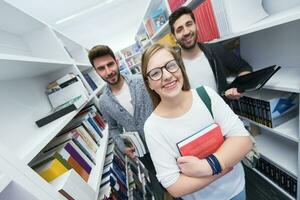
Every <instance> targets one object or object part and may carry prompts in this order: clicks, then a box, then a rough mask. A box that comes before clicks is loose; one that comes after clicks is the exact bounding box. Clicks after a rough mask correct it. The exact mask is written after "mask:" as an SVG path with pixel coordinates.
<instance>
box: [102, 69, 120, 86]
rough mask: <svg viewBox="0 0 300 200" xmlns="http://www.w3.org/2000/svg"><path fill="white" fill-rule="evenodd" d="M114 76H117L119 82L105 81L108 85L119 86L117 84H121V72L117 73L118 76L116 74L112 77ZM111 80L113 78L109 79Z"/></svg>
mask: <svg viewBox="0 0 300 200" xmlns="http://www.w3.org/2000/svg"><path fill="white" fill-rule="evenodd" d="M114 76H117V80H116V81H114V82H110V81H109V80H107V79H104V81H105V82H106V83H108V84H110V85H117V84H118V83H119V81H120V72H119V71H118V72H116V74H114V75H113V76H112V77H114ZM109 78H111V77H109Z"/></svg>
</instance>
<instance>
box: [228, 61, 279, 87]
mask: <svg viewBox="0 0 300 200" xmlns="http://www.w3.org/2000/svg"><path fill="white" fill-rule="evenodd" d="M280 68H281V67H280V66H277V65H272V66H270V67H266V68H263V69H260V70H257V71H255V72H252V73H249V74H245V75H243V76H238V77H236V78H235V79H234V80H233V81H232V82H231V83H230V84H229V85H228V87H227V89H230V88H237V90H238V92H247V91H255V90H258V89H260V88H261V87H262V86H264V85H265V84H266V82H267V81H268V80H269V79H270V78H271V77H272V76H273V75H274V74H275V72H277V71H278V70H279V69H280Z"/></svg>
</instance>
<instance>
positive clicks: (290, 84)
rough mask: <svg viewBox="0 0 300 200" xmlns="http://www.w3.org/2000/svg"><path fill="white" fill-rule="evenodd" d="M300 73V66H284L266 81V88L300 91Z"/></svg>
mask: <svg viewBox="0 0 300 200" xmlns="http://www.w3.org/2000/svg"><path fill="white" fill-rule="evenodd" d="M299 74H300V67H298V68H284V67H282V68H281V69H280V70H279V71H278V72H276V74H274V76H273V77H272V78H271V79H270V80H269V81H268V82H267V83H266V85H265V86H264V88H267V89H274V90H281V91H287V92H296V93H300V79H299Z"/></svg>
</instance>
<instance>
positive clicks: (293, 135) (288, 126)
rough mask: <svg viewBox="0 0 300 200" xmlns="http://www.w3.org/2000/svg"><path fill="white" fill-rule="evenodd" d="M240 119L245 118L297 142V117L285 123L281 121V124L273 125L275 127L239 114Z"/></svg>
mask: <svg viewBox="0 0 300 200" xmlns="http://www.w3.org/2000/svg"><path fill="white" fill-rule="evenodd" d="M239 117H240V118H241V119H243V120H246V121H248V122H250V123H252V124H255V125H256V126H259V127H261V128H263V129H265V130H268V131H270V132H273V133H275V134H278V135H280V136H282V137H285V138H287V139H289V140H291V141H294V142H298V141H299V136H298V130H299V124H298V122H299V117H296V118H293V119H291V120H289V121H287V122H285V123H282V124H281V125H279V126H277V127H275V128H269V127H267V126H265V125H263V124H260V123H257V122H255V121H252V120H250V119H248V118H246V117H243V116H239Z"/></svg>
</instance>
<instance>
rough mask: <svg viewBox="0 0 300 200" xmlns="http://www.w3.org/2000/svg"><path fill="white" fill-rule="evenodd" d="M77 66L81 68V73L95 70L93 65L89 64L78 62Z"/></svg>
mask: <svg viewBox="0 0 300 200" xmlns="http://www.w3.org/2000/svg"><path fill="white" fill-rule="evenodd" d="M75 65H76V66H77V67H78V68H79V70H80V71H81V72H83V71H86V70H89V69H91V68H93V66H92V65H91V64H89V63H78V62H76V63H75Z"/></svg>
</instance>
